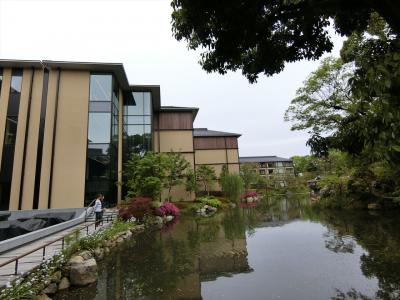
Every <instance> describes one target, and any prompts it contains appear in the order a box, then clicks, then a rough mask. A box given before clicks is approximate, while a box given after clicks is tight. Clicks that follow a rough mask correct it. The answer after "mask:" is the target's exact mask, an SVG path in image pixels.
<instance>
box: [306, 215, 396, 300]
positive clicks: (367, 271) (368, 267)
mask: <svg viewBox="0 0 400 300" xmlns="http://www.w3.org/2000/svg"><path fill="white" fill-rule="evenodd" d="M307 218H309V219H310V220H317V221H319V222H321V223H324V224H326V226H327V227H328V228H329V230H330V233H329V235H328V238H329V239H328V240H327V241H326V243H327V245H329V247H328V246H327V248H328V249H330V250H332V251H335V250H338V251H339V252H340V250H345V251H346V250H347V248H350V245H348V244H347V243H348V242H347V241H348V236H349V235H351V236H352V237H353V239H354V240H355V241H356V242H357V243H358V244H359V245H361V246H362V247H363V248H364V249H365V250H366V252H367V253H365V254H363V255H362V256H361V257H360V260H361V270H362V272H363V274H364V275H365V276H367V277H376V278H377V279H378V284H379V290H378V292H377V293H376V298H378V299H400V272H399V270H400V250H399V249H400V224H399V222H398V212H396V211H395V212H391V213H388V212H387V213H383V212H382V213H379V214H371V213H366V212H351V213H349V212H345V211H340V212H337V211H327V210H322V211H319V212H317V213H316V212H315V211H312V210H307ZM352 295H354V293H350V294H349V295H348V294H347V293H346V294H345V296H346V297H347V298H337V299H364V298H360V297H361V296H362V295H361V296H360V295H358V296H359V298H351V296H352ZM349 297H350V298H349ZM335 299H336V298H335ZM365 299H367V298H365Z"/></svg>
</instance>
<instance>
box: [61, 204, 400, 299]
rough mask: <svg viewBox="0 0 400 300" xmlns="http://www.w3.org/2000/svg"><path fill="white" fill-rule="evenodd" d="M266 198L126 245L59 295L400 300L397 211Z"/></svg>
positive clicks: (141, 297) (149, 297)
mask: <svg viewBox="0 0 400 300" xmlns="http://www.w3.org/2000/svg"><path fill="white" fill-rule="evenodd" d="M306 202H307V199H299V198H297V199H296V198H294V199H284V200H283V201H282V200H281V199H279V200H278V201H277V200H276V199H267V200H266V201H264V202H263V203H261V204H260V205H259V207H258V208H257V209H255V208H245V209H233V210H230V211H227V212H226V213H224V214H217V215H215V216H214V217H212V218H206V219H189V218H182V219H181V220H179V222H178V223H177V224H174V226H172V227H171V228H167V229H166V230H163V231H157V232H148V233H145V234H143V235H141V236H140V237H138V238H137V239H136V241H133V240H132V241H129V242H127V243H126V244H124V245H123V246H122V247H121V248H120V249H119V250H118V251H117V252H115V253H114V254H113V255H112V256H110V257H108V258H107V259H106V260H105V261H104V263H103V264H102V265H101V266H100V272H101V276H100V279H99V282H98V283H97V284H96V285H92V286H89V287H86V288H82V289H74V290H71V291H69V292H68V293H61V294H59V295H57V297H56V299H137V298H140V299H216V298H218V299H224V298H225V299H244V298H246V299H307V300H309V299H377V298H378V299H399V298H400V272H399V271H400V250H399V249H400V231H399V227H400V226H399V222H398V216H399V212H392V213H390V214H388V213H379V214H370V213H368V212H357V213H354V212H352V213H349V212H333V211H316V210H313V209H310V208H309V207H308V206H306V205H304V204H305V203H306Z"/></svg>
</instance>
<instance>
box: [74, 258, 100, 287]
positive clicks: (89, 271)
mask: <svg viewBox="0 0 400 300" xmlns="http://www.w3.org/2000/svg"><path fill="white" fill-rule="evenodd" d="M69 276H70V280H71V284H72V285H77V286H85V285H88V284H90V283H93V282H96V281H97V263H96V260H95V259H94V258H91V259H88V260H85V261H84V262H83V263H81V264H74V265H71V270H70V275H69Z"/></svg>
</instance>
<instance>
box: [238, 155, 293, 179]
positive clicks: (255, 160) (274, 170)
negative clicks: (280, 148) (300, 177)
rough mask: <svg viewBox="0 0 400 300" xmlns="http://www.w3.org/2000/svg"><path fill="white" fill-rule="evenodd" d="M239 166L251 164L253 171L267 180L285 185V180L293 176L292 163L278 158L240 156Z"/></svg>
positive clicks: (286, 159) (289, 160)
mask: <svg viewBox="0 0 400 300" xmlns="http://www.w3.org/2000/svg"><path fill="white" fill-rule="evenodd" d="M239 161H240V164H246V163H251V164H254V166H255V171H256V172H257V173H258V174H259V175H261V176H263V177H266V178H268V179H275V180H276V181H281V183H282V184H285V178H287V177H291V176H294V167H293V161H292V160H291V159H288V158H283V157H278V156H242V157H240V158H239Z"/></svg>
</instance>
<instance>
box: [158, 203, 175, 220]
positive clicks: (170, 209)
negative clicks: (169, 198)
mask: <svg viewBox="0 0 400 300" xmlns="http://www.w3.org/2000/svg"><path fill="white" fill-rule="evenodd" d="M154 214H155V215H156V216H160V217H164V216H174V217H177V216H179V208H178V207H176V205H175V204H173V203H171V202H165V203H163V204H162V205H161V206H160V207H158V208H156V209H155V210H154Z"/></svg>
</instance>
